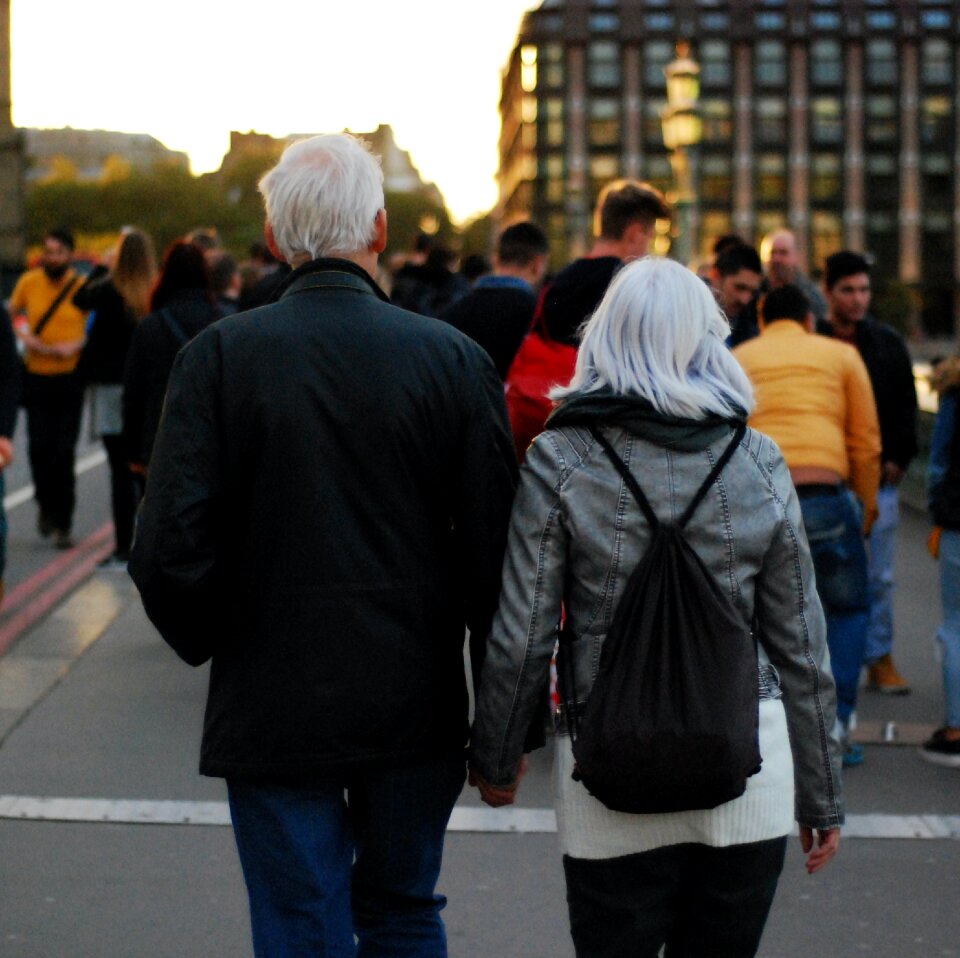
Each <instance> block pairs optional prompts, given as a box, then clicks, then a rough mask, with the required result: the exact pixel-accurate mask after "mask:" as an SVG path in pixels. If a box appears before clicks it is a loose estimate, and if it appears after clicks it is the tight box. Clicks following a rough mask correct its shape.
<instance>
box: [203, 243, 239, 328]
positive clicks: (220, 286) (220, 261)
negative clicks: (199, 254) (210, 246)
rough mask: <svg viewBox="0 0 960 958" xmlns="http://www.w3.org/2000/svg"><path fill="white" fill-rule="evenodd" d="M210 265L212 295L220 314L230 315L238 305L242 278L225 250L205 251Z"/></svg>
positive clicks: (232, 259)
mask: <svg viewBox="0 0 960 958" xmlns="http://www.w3.org/2000/svg"><path fill="white" fill-rule="evenodd" d="M207 263H208V264H209V266H210V282H211V283H212V284H213V295H214V298H215V299H216V301H217V309H219V311H220V315H221V316H232V315H233V314H234V313H235V312H237V311H238V309H239V306H240V292H241V289H242V287H243V280H242V278H241V276H240V267H239V266H237V261H236V260H235V259H234V258H233V257H232V256H231V255H230V254H229V253H228V252H226V250H214V251H213V252H211V253H207Z"/></svg>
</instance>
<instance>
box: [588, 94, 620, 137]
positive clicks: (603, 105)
mask: <svg viewBox="0 0 960 958" xmlns="http://www.w3.org/2000/svg"><path fill="white" fill-rule="evenodd" d="M589 138H590V145H591V146H612V145H614V144H616V143H619V142H620V101H619V100H614V99H612V98H604V99H600V98H595V99H593V100H591V101H590V125H589Z"/></svg>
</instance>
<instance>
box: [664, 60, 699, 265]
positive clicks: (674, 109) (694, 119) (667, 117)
mask: <svg viewBox="0 0 960 958" xmlns="http://www.w3.org/2000/svg"><path fill="white" fill-rule="evenodd" d="M663 72H664V73H665V74H666V77H667V105H666V107H665V108H664V110H663V112H662V113H661V114H660V121H661V124H662V125H663V143H664V146H666V148H667V149H668V150H669V151H670V166H671V167H672V168H673V180H674V186H675V189H674V191H673V193H672V194H671V196H670V200H671V202H672V205H673V209H674V220H673V222H674V228H673V230H672V235H673V242H672V243H671V250H672V251H673V255H674V257H675V258H676V259H677V260H679V261H680V262H681V263H683V264H684V265H686V264H688V263H689V262H690V261H691V259H693V257H694V256H695V255H696V254H697V252H698V250H699V247H700V242H699V240H700V210H699V204H698V200H697V192H696V145H697V144H698V143H699V142H700V140H701V138H702V136H703V123H702V121H701V118H700V114H699V112H698V110H697V100H698V99H699V97H700V67H699V65H698V64H697V62H696V61H695V60H693V59H692V58H691V57H690V47H689V45H688V44H687V43H684V42H681V43H678V44H677V58H676V59H675V60H672V61H671V62H670V63H668V64H667V65H666V66H665V67H664V69H663Z"/></svg>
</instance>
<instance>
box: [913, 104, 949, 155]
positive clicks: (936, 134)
mask: <svg viewBox="0 0 960 958" xmlns="http://www.w3.org/2000/svg"><path fill="white" fill-rule="evenodd" d="M952 113H953V111H952V109H951V102H950V97H948V96H926V97H924V98H923V100H922V101H921V105H920V137H921V139H922V141H923V142H924V143H925V144H927V145H928V146H943V145H946V144H947V143H949V142H950V140H951V139H952V136H953V122H952V119H953V117H952Z"/></svg>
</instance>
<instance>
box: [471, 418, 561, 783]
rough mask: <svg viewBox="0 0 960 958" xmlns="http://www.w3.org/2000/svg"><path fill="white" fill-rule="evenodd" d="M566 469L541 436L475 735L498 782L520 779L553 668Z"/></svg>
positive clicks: (513, 526) (485, 770) (517, 510)
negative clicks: (527, 738) (526, 745)
mask: <svg viewBox="0 0 960 958" xmlns="http://www.w3.org/2000/svg"><path fill="white" fill-rule="evenodd" d="M562 481H563V467H562V465H561V464H558V461H557V458H556V456H555V455H554V453H553V450H552V448H551V440H550V439H549V437H547V436H545V435H544V436H540V437H539V438H538V439H537V440H536V441H535V442H534V443H533V445H532V446H531V447H530V449H529V450H528V452H527V455H526V458H525V459H524V464H523V467H522V468H521V470H520V488H519V491H518V493H517V498H516V500H515V501H514V506H513V513H512V516H511V520H510V531H509V535H508V542H507V552H506V558H505V560H504V567H503V586H502V588H501V593H500V606H499V609H498V610H497V614H496V617H495V618H494V622H493V630H492V632H491V635H490V639H489V641H488V644H487V652H486V658H485V660H484V664H483V673H482V676H481V681H480V691H479V694H478V697H477V709H476V717H475V719H474V725H473V732H472V736H471V761H472V763H473V765H474V767H475V768H476V769H477V771H479V772H480V774H481V775H482V776H483V777H484V778H485V779H486V780H487V781H488V782H490V783H491V784H492V785H496V786H506V785H510V784H512V783H513V782H514V781H515V779H516V776H517V767H518V765H519V763H520V759H521V757H522V755H523V744H524V738H525V736H526V732H527V729H528V728H529V727H530V723H531V721H532V720H533V718H534V712H535V710H536V708H537V705H538V702H539V700H540V699H539V694H540V690H541V689H542V688H543V683H544V681H545V679H546V676H547V674H548V672H549V668H550V658H551V656H552V654H553V647H554V640H555V637H556V627H557V622H558V621H559V618H560V607H561V603H562V599H563V583H564V575H565V557H566V552H567V532H566V530H565V527H564V522H563V515H562V510H561V499H560V487H561V484H562Z"/></svg>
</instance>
